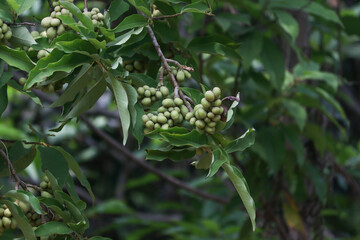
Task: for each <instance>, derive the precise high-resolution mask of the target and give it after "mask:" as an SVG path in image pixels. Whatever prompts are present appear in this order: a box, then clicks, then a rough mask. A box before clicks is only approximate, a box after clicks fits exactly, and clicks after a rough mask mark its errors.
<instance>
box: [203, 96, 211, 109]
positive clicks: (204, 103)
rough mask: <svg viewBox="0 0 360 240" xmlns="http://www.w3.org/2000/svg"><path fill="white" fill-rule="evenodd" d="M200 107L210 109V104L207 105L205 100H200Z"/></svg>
mask: <svg viewBox="0 0 360 240" xmlns="http://www.w3.org/2000/svg"><path fill="white" fill-rule="evenodd" d="M201 105H203V107H204V108H206V109H207V108H210V107H211V103H209V102H208V101H207V100H206V99H205V98H203V99H201Z"/></svg>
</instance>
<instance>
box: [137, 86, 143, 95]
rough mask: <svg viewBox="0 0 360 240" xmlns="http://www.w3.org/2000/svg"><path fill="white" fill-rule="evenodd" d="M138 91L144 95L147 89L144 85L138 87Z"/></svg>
mask: <svg viewBox="0 0 360 240" xmlns="http://www.w3.org/2000/svg"><path fill="white" fill-rule="evenodd" d="M137 93H138V94H139V95H143V94H144V93H145V89H144V88H143V87H138V89H137Z"/></svg>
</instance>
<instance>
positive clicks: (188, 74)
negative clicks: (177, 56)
mask: <svg viewBox="0 0 360 240" xmlns="http://www.w3.org/2000/svg"><path fill="white" fill-rule="evenodd" d="M184 73H185V77H186V79H190V78H191V73H189V72H188V71H186V70H184Z"/></svg>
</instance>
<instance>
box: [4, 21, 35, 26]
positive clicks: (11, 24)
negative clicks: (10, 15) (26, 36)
mask: <svg viewBox="0 0 360 240" xmlns="http://www.w3.org/2000/svg"><path fill="white" fill-rule="evenodd" d="M5 23H6V24H7V25H9V26H24V25H25V26H36V24H35V23H30V22H21V23H15V22H5Z"/></svg>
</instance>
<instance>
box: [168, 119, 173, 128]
mask: <svg viewBox="0 0 360 240" xmlns="http://www.w3.org/2000/svg"><path fill="white" fill-rule="evenodd" d="M167 123H168V124H169V127H172V126H174V120H172V119H169V120H168V122H167Z"/></svg>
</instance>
